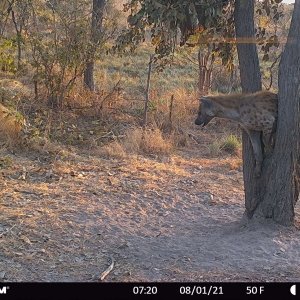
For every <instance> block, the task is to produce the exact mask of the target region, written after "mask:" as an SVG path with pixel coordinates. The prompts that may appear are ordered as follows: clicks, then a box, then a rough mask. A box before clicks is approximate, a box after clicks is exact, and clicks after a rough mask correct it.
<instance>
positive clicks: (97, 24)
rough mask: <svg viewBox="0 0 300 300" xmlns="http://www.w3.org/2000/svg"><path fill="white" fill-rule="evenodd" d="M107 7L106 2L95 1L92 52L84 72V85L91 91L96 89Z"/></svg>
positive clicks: (101, 0)
mask: <svg viewBox="0 0 300 300" xmlns="http://www.w3.org/2000/svg"><path fill="white" fill-rule="evenodd" d="M105 5H106V0H93V9H92V28H91V50H90V55H89V59H88V61H87V64H86V69H85V71H84V79H83V81H84V85H85V86H86V87H87V88H89V89H90V90H91V91H93V90H94V89H95V84H94V64H95V52H96V50H97V46H98V44H99V42H100V40H101V33H102V23H103V14H104V8H105Z"/></svg>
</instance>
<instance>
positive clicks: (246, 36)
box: [234, 0, 261, 218]
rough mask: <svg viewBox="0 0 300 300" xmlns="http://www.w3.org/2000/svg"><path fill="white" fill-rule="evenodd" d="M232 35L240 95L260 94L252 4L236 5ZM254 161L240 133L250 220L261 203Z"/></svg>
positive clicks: (240, 0)
mask: <svg viewBox="0 0 300 300" xmlns="http://www.w3.org/2000/svg"><path fill="white" fill-rule="evenodd" d="M234 21H235V31H236V38H237V51H238V58H239V66H240V77H241V84H242V89H243V92H245V93H253V92H256V91H259V90H261V74H260V69H259V60H258V54H257V48H256V44H255V43H254V40H255V29H254V0H247V1H245V0H236V1H235V12H234ZM254 166H255V160H254V155H253V150H252V145H251V142H250V139H249V137H248V135H247V133H246V132H244V131H243V172H244V187H245V206H246V214H247V216H248V217H250V218H251V217H252V215H253V213H254V211H255V209H256V207H257V205H258V202H259V200H260V182H259V181H260V180H259V179H257V178H255V176H254Z"/></svg>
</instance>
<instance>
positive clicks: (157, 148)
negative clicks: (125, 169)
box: [102, 128, 173, 158]
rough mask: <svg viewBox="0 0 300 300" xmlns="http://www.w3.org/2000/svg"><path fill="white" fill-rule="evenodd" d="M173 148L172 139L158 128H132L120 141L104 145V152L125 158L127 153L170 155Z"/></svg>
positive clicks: (107, 154)
mask: <svg viewBox="0 0 300 300" xmlns="http://www.w3.org/2000/svg"><path fill="white" fill-rule="evenodd" d="M172 149H173V144H172V141H171V139H170V138H167V137H164V136H163V134H162V132H161V131H160V130H159V129H158V128H155V129H146V130H143V129H142V128H131V129H128V130H127V132H126V133H125V135H124V137H123V138H122V139H121V140H120V141H113V142H111V143H109V144H107V145H105V146H104V147H102V154H103V155H105V156H108V157H116V158H124V157H126V154H148V155H149V154H154V155H169V154H170V153H171V151H172Z"/></svg>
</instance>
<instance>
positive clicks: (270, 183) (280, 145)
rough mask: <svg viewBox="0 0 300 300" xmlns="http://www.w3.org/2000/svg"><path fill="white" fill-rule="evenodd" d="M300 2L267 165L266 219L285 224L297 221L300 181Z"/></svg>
mask: <svg viewBox="0 0 300 300" xmlns="http://www.w3.org/2000/svg"><path fill="white" fill-rule="evenodd" d="M299 24H300V0H296V1H295V6H294V12H293V17H292V22H291V26H290V30H289V36H288V42H287V44H286V46H285V49H284V52H283V54H282V58H281V61H280V65H279V78H278V79H279V93H278V121H277V132H276V143H275V148H274V152H273V155H272V158H271V159H270V160H268V161H267V162H266V163H267V164H266V169H267V170H266V171H267V176H266V178H265V180H266V184H265V186H266V191H265V194H264V199H263V201H262V202H261V203H260V205H259V207H260V209H261V211H262V213H263V215H264V216H265V217H271V218H273V219H274V220H275V221H276V222H278V223H280V224H283V225H291V224H293V221H294V207H295V204H296V201H297V200H298V197H299V178H300V167H299V164H300V89H299V87H300V26H299Z"/></svg>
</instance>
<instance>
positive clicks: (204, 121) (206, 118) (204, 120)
mask: <svg viewBox="0 0 300 300" xmlns="http://www.w3.org/2000/svg"><path fill="white" fill-rule="evenodd" d="M212 118H213V117H210V116H203V115H199V116H198V117H197V119H196V120H195V124H196V125H200V126H202V127H204V126H206V125H207V124H208V123H209V122H210V121H211V119H212Z"/></svg>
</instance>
